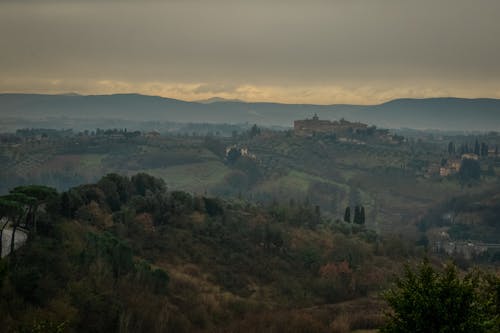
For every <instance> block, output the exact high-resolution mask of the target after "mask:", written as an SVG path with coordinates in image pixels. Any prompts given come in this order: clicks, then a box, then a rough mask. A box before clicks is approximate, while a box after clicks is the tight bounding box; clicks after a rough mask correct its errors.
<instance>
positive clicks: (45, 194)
mask: <svg viewBox="0 0 500 333" xmlns="http://www.w3.org/2000/svg"><path fill="white" fill-rule="evenodd" d="M12 193H21V194H23V195H25V196H27V197H30V198H34V199H35V200H32V205H31V206H30V214H29V217H30V221H26V225H27V226H29V225H30V224H31V227H32V231H33V232H34V233H36V224H37V213H38V209H39V208H40V206H42V205H44V204H46V203H47V202H48V201H49V200H51V199H53V198H55V197H56V196H57V191H56V189H54V188H52V187H48V186H43V185H29V186H19V187H16V188H14V189H13V190H12Z"/></svg>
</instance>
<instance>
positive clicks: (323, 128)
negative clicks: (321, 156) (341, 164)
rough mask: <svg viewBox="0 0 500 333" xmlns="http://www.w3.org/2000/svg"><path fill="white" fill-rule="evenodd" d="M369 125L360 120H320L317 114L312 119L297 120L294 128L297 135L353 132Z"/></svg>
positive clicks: (364, 128)
mask: <svg viewBox="0 0 500 333" xmlns="http://www.w3.org/2000/svg"><path fill="white" fill-rule="evenodd" d="M367 127H368V125H366V124H363V123H360V122H350V121H347V120H344V119H340V120H339V121H330V120H320V119H319V117H318V115H317V114H315V115H314V117H312V119H304V120H295V121H294V122H293V130H294V133H295V135H300V136H312V135H314V134H319V133H321V134H344V135H345V134H351V133H357V132H360V131H363V130H366V129H367Z"/></svg>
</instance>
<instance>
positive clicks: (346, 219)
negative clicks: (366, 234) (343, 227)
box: [344, 206, 351, 223]
mask: <svg viewBox="0 0 500 333" xmlns="http://www.w3.org/2000/svg"><path fill="white" fill-rule="evenodd" d="M344 222H347V223H351V207H349V206H347V208H346V209H345V213H344Z"/></svg>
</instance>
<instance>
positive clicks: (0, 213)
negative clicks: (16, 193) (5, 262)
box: [0, 197, 24, 258]
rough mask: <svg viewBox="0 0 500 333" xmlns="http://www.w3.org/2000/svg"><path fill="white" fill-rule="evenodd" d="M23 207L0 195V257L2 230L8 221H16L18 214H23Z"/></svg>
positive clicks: (0, 251)
mask: <svg viewBox="0 0 500 333" xmlns="http://www.w3.org/2000/svg"><path fill="white" fill-rule="evenodd" d="M23 212H24V211H23V207H22V205H21V204H20V203H19V202H16V201H13V200H9V199H8V198H5V197H0V224H1V225H0V258H2V250H3V244H2V240H3V230H4V229H5V227H7V225H8V224H9V222H10V221H16V220H17V217H18V216H21V215H22V214H23Z"/></svg>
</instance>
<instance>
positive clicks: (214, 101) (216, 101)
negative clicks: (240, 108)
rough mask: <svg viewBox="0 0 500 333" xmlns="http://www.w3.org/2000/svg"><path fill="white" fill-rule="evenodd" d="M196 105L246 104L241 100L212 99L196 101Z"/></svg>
mask: <svg viewBox="0 0 500 333" xmlns="http://www.w3.org/2000/svg"><path fill="white" fill-rule="evenodd" d="M195 102H196V103H201V104H211V103H218V102H220V103H223V102H241V103H244V101H242V100H241V99H227V98H222V97H217V96H216V97H211V98H208V99H202V100H199V101H195Z"/></svg>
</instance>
